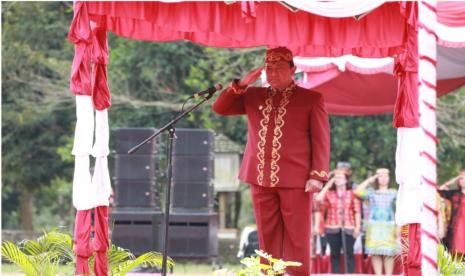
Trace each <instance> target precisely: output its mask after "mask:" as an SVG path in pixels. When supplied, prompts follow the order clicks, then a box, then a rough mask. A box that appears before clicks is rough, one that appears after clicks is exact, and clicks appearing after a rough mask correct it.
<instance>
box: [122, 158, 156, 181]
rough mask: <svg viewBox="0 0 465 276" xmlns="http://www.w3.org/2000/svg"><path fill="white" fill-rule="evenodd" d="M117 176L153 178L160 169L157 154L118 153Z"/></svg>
mask: <svg viewBox="0 0 465 276" xmlns="http://www.w3.org/2000/svg"><path fill="white" fill-rule="evenodd" d="M115 167H116V168H115V178H116V179H131V180H140V179H144V180H152V179H154V178H155V177H156V173H157V170H158V158H156V156H155V155H140V154H135V155H128V154H117V155H116V162H115Z"/></svg>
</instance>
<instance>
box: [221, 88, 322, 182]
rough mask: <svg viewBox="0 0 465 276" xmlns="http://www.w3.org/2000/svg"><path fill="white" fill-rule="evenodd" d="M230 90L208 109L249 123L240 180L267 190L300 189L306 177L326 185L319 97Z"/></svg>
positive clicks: (303, 93) (293, 92) (265, 90)
mask: <svg viewBox="0 0 465 276" xmlns="http://www.w3.org/2000/svg"><path fill="white" fill-rule="evenodd" d="M272 94H273V92H272V90H271V88H263V87H249V88H247V89H246V90H245V93H237V90H235V89H233V88H232V87H229V88H227V89H225V90H224V91H223V92H222V94H221V95H220V96H219V97H218V99H217V100H216V101H215V103H214V104H213V110H214V111H215V112H216V113H218V114H220V115H243V114H246V115H247V118H248V135H247V145H246V148H245V152H244V158H243V160H242V165H241V170H240V175H239V178H240V180H242V181H244V182H247V183H250V184H255V185H261V186H266V187H275V186H278V187H282V188H304V187H305V183H306V181H307V180H308V179H309V178H313V179H318V180H322V181H327V179H328V169H329V147H330V139H329V122H328V114H327V112H326V109H325V106H324V102H323V97H322V96H321V94H319V93H316V92H314V91H311V90H307V89H305V88H302V87H299V86H296V87H295V89H291V91H288V92H276V94H275V95H274V96H272Z"/></svg>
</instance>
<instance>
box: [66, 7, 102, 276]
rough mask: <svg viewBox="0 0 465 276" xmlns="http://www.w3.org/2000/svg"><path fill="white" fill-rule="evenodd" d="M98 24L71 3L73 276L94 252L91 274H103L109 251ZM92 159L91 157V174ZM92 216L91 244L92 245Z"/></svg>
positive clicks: (81, 271) (85, 268) (82, 271)
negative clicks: (93, 159) (74, 259)
mask: <svg viewBox="0 0 465 276" xmlns="http://www.w3.org/2000/svg"><path fill="white" fill-rule="evenodd" d="M103 23H104V22H96V21H91V20H90V19H89V15H88V12H87V6H86V5H84V4H83V3H80V2H76V3H75V5H74V19H73V22H72V24H71V27H70V31H69V34H68V39H69V40H70V41H71V42H73V43H74V44H75V57H74V60H73V65H72V70H71V77H70V80H71V81H70V88H71V91H72V92H73V93H74V94H75V96H76V117H77V122H76V129H75V136H74V146H73V150H72V154H73V155H74V157H75V163H74V165H75V166H74V177H73V205H74V207H75V208H76V210H77V214H76V218H75V235H74V243H75V247H74V249H75V253H76V260H77V261H76V274H89V267H88V260H89V257H90V256H91V255H92V253H93V252H94V251H95V252H96V258H95V264H94V273H95V275H107V274H108V260H107V256H106V253H107V250H108V247H109V241H108V206H109V198H110V194H111V184H110V174H109V171H108V162H107V156H108V154H109V153H110V150H109V138H110V131H109V124H108V111H107V108H108V107H109V106H110V92H109V90H108V85H107V76H106V65H107V64H108V47H107V38H106V28H105V27H104V24H103ZM102 26H103V27H102ZM94 133H95V135H94ZM94 138H95V140H94ZM91 156H92V157H94V158H95V165H94V169H93V173H91V168H90V161H91V160H90V158H91ZM92 212H94V227H93V229H94V239H93V240H92V241H91V235H92V234H91V229H92V227H91V223H92V222H91V219H90V218H91V213H92Z"/></svg>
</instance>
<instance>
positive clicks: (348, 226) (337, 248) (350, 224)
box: [313, 162, 465, 275]
mask: <svg viewBox="0 0 465 276" xmlns="http://www.w3.org/2000/svg"><path fill="white" fill-rule="evenodd" d="M351 175H352V171H351V168H350V164H348V163H347V162H340V163H338V166H337V168H336V169H335V170H334V171H332V172H331V178H330V180H329V181H328V182H327V183H326V185H325V186H324V188H323V189H322V190H321V192H319V193H318V194H315V195H314V206H313V214H314V218H313V222H314V223H313V227H314V228H313V233H314V234H315V245H314V246H313V248H314V249H315V250H314V254H316V255H326V254H328V251H329V255H330V262H331V271H332V273H340V272H341V271H345V272H346V273H354V272H355V259H354V249H355V251H356V252H357V251H358V252H359V253H360V254H363V256H364V257H368V256H370V258H371V263H372V267H373V271H374V273H375V274H377V275H381V274H383V272H384V274H386V275H392V274H393V270H394V261H395V259H396V256H398V255H399V254H400V251H401V250H400V247H401V243H400V232H399V231H400V227H398V226H397V225H396V224H395V205H396V195H397V190H396V189H394V188H393V187H391V185H390V183H391V181H390V172H389V170H388V169H386V168H380V169H377V170H376V173H375V174H374V175H373V176H370V177H368V178H367V179H365V180H364V181H363V182H361V183H360V184H356V183H354V182H353V181H351ZM454 185H456V187H453V186H454ZM452 187H453V188H452ZM437 208H438V214H439V215H438V234H439V237H440V238H441V239H442V242H443V243H444V244H445V245H446V247H447V248H448V249H449V250H450V251H451V252H452V253H454V254H462V255H463V254H464V253H465V235H457V234H456V233H465V171H462V172H461V173H460V174H459V175H458V176H456V177H454V178H453V179H451V180H449V181H447V182H446V183H445V184H444V185H442V186H440V187H439V188H438V204H437ZM454 234H455V235H454ZM341 254H343V256H344V257H343V258H342V259H341Z"/></svg>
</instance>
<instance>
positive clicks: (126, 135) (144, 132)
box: [115, 128, 160, 154]
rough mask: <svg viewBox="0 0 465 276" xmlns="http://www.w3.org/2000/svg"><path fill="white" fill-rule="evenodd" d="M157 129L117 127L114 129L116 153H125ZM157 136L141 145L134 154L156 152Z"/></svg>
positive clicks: (157, 146)
mask: <svg viewBox="0 0 465 276" xmlns="http://www.w3.org/2000/svg"><path fill="white" fill-rule="evenodd" d="M156 131H157V129H155V128H119V129H117V130H116V131H115V136H116V153H117V154H127V153H128V150H129V149H131V148H132V147H134V146H136V145H137V144H139V143H140V142H142V141H143V140H145V139H146V138H148V137H149V136H151V135H152V134H154V133H155V132H156ZM159 140H160V139H159V136H158V137H157V138H155V139H152V140H151V141H150V142H148V143H147V144H145V145H143V146H142V147H141V148H139V150H138V151H137V152H136V153H135V154H154V153H157V152H158V148H159Z"/></svg>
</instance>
